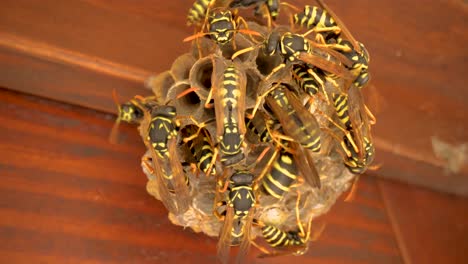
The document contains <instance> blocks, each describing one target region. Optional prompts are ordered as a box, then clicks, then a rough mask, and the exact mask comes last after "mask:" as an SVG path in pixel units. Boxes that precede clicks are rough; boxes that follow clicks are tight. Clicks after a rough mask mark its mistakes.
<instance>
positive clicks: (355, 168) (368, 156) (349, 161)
mask: <svg viewBox="0 0 468 264" xmlns="http://www.w3.org/2000/svg"><path fill="white" fill-rule="evenodd" d="M363 144H364V150H363V152H364V155H363V156H362V155H359V153H356V152H355V151H354V148H353V147H352V146H351V143H350V141H349V140H348V138H347V137H343V141H342V142H341V146H342V148H343V150H344V151H345V153H347V157H346V158H345V162H344V164H345V166H346V167H347V168H348V169H349V171H351V172H352V173H355V174H362V173H364V172H365V171H366V170H367V167H368V166H369V164H371V163H372V161H373V160H374V156H375V148H374V145H373V144H372V142H371V140H370V139H369V138H367V137H364V138H363Z"/></svg>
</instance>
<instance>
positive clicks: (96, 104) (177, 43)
mask: <svg viewBox="0 0 468 264" xmlns="http://www.w3.org/2000/svg"><path fill="white" fill-rule="evenodd" d="M192 2H193V1H189V0H184V1H177V3H176V2H175V1H156V0H145V1H139V3H138V5H135V4H134V3H128V1H124V0H117V1H112V3H111V2H108V1H103V0H87V1H78V0H73V1H67V2H63V1H58V0H46V1H41V2H40V3H39V2H34V1H27V0H15V1H12V0H7V1H4V3H3V5H2V9H1V10H0V58H1V59H0V71H2V72H3V73H5V74H2V75H1V76H0V86H3V87H8V88H11V89H15V90H20V91H23V92H27V93H32V94H37V95H41V96H44V97H48V98H53V99H56V100H60V101H65V102H69V103H73V104H78V105H83V106H86V107H90V108H93V109H99V110H103V111H107V112H114V111H115V106H114V105H113V102H112V100H111V96H110V94H111V91H112V89H114V88H116V89H118V91H119V93H120V94H122V95H123V96H122V97H123V98H124V99H128V98H130V97H131V96H133V95H135V94H143V95H144V94H147V93H148V92H147V90H146V89H145V88H143V80H144V79H146V77H148V76H149V75H150V74H151V73H158V72H162V71H164V70H166V69H168V68H169V67H170V65H171V62H172V61H173V60H174V59H175V58H176V57H177V56H178V55H180V54H182V53H183V52H185V51H187V50H188V45H187V44H183V43H182V42H181V39H183V38H184V37H185V36H188V35H190V34H192V33H193V32H192V30H191V29H190V28H188V27H186V26H185V17H186V12H187V9H188V7H189V6H190V5H191V3H192ZM293 3H294V4H296V5H297V6H299V7H301V6H303V5H305V4H311V2H310V1H305V0H300V1H299V0H298V1H293ZM327 3H329V5H330V7H332V8H333V10H334V11H335V13H337V14H338V15H339V16H340V18H341V19H342V20H343V21H344V22H345V23H346V25H347V26H348V27H349V29H350V30H351V32H353V34H354V35H355V37H356V38H357V39H358V40H360V41H361V42H363V43H365V45H366V47H367V48H368V50H369V52H370V54H371V57H372V61H371V74H372V82H371V86H372V87H374V88H375V89H366V90H367V92H366V93H368V99H369V100H368V101H369V104H370V106H371V109H372V110H373V111H375V112H376V114H377V117H378V123H377V125H376V126H375V129H374V134H375V142H376V146H377V160H376V162H377V163H382V164H383V166H382V168H381V170H380V171H379V173H378V175H379V176H383V177H388V178H393V179H398V180H403V181H406V182H410V183H414V184H418V185H422V186H427V187H431V188H433V189H437V190H442V191H446V192H451V193H455V194H460V195H468V166H466V162H465V165H464V166H463V165H462V166H461V167H459V168H457V169H455V170H453V171H451V172H450V171H449V172H447V171H448V170H447V168H448V162H449V161H448V160H453V158H451V157H450V156H448V157H447V158H446V160H441V159H439V158H438V157H437V155H435V153H434V148H433V146H432V144H431V140H432V139H433V137H437V138H439V139H441V140H442V141H443V142H447V143H449V144H452V145H454V148H457V147H460V148H462V147H463V146H465V149H466V144H468V143H467V142H468V134H467V133H465V131H467V129H468V124H467V122H465V119H466V118H465V117H466V116H467V115H468V107H467V106H466V104H465V102H464V101H463V98H466V97H467V96H468V93H467V91H466V89H464V84H465V83H466V81H467V77H465V74H464V69H466V68H468V60H467V56H468V52H467V51H466V49H465V48H464V46H463V44H462V43H466V42H467V41H468V36H467V35H466V34H465V29H466V28H467V25H468V22H467V21H466V19H465V17H466V14H467V7H466V5H465V4H464V3H463V2H461V1H436V0H430V1H429V2H427V4H426V5H424V6H421V4H420V3H419V1H416V0H410V1H408V0H383V1H366V0H356V1H353V2H352V3H351V2H350V3H346V5H345V4H343V3H341V2H340V1H337V0H330V1H327ZM441 10H443V12H441ZM427 18H434V19H432V20H429V19H427ZM11 40H15V41H11ZM439 40H444V41H439ZM19 44H22V45H19ZM435 51H443V52H435ZM371 90H372V91H377V93H376V94H375V93H372V92H370V91H371ZM466 155H467V154H466V150H465V156H466ZM462 164H463V163H462ZM403 167H404V168H410V170H409V171H411V172H410V174H411V175H413V176H412V177H407V176H406V175H407V174H406V173H405V171H403V170H402V169H401V168H403ZM400 175H405V176H400ZM414 175H416V176H414ZM442 175H448V176H447V177H445V176H442Z"/></svg>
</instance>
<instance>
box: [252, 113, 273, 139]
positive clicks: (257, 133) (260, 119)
mask: <svg viewBox="0 0 468 264" xmlns="http://www.w3.org/2000/svg"><path fill="white" fill-rule="evenodd" d="M267 122H268V120H266V119H265V116H264V115H261V114H260V113H259V112H257V114H256V115H255V116H254V117H253V118H252V119H248V118H247V117H246V118H245V123H246V126H247V133H246V134H247V139H249V140H251V141H252V143H254V144H255V143H257V142H262V143H267V142H271V140H272V139H271V135H270V133H269V132H268V129H267Z"/></svg>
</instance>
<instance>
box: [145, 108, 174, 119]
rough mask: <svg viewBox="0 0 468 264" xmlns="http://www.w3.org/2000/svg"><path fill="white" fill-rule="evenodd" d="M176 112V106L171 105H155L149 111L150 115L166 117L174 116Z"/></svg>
mask: <svg viewBox="0 0 468 264" xmlns="http://www.w3.org/2000/svg"><path fill="white" fill-rule="evenodd" d="M176 114H177V111H176V108H175V107H174V106H171V105H163V106H159V107H155V108H153V110H152V111H151V115H152V116H163V117H168V118H172V117H175V116H176Z"/></svg>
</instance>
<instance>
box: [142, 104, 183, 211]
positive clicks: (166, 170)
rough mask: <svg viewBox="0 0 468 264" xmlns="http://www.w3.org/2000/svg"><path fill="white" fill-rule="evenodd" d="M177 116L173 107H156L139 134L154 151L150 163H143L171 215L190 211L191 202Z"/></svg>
mask: <svg viewBox="0 0 468 264" xmlns="http://www.w3.org/2000/svg"><path fill="white" fill-rule="evenodd" d="M176 116H177V112H176V109H175V107H174V106H169V105H159V106H156V107H154V108H153V109H152V110H151V112H145V117H144V118H143V121H142V123H141V125H140V134H141V136H142V138H143V141H144V143H145V145H146V147H147V148H148V149H149V150H150V152H151V160H143V164H145V165H146V167H147V170H148V171H150V172H151V173H152V174H155V176H156V180H157V183H158V184H157V186H158V193H159V196H160V197H161V201H162V203H163V204H164V206H165V207H166V208H167V209H168V210H169V212H171V213H174V214H179V213H183V212H185V211H186V210H187V209H188V208H189V206H190V203H191V200H190V192H189V187H188V184H189V182H188V178H187V177H186V175H185V173H184V170H183V167H182V164H181V160H182V159H181V158H180V157H179V153H178V146H177V127H178V122H177V120H176Z"/></svg>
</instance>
